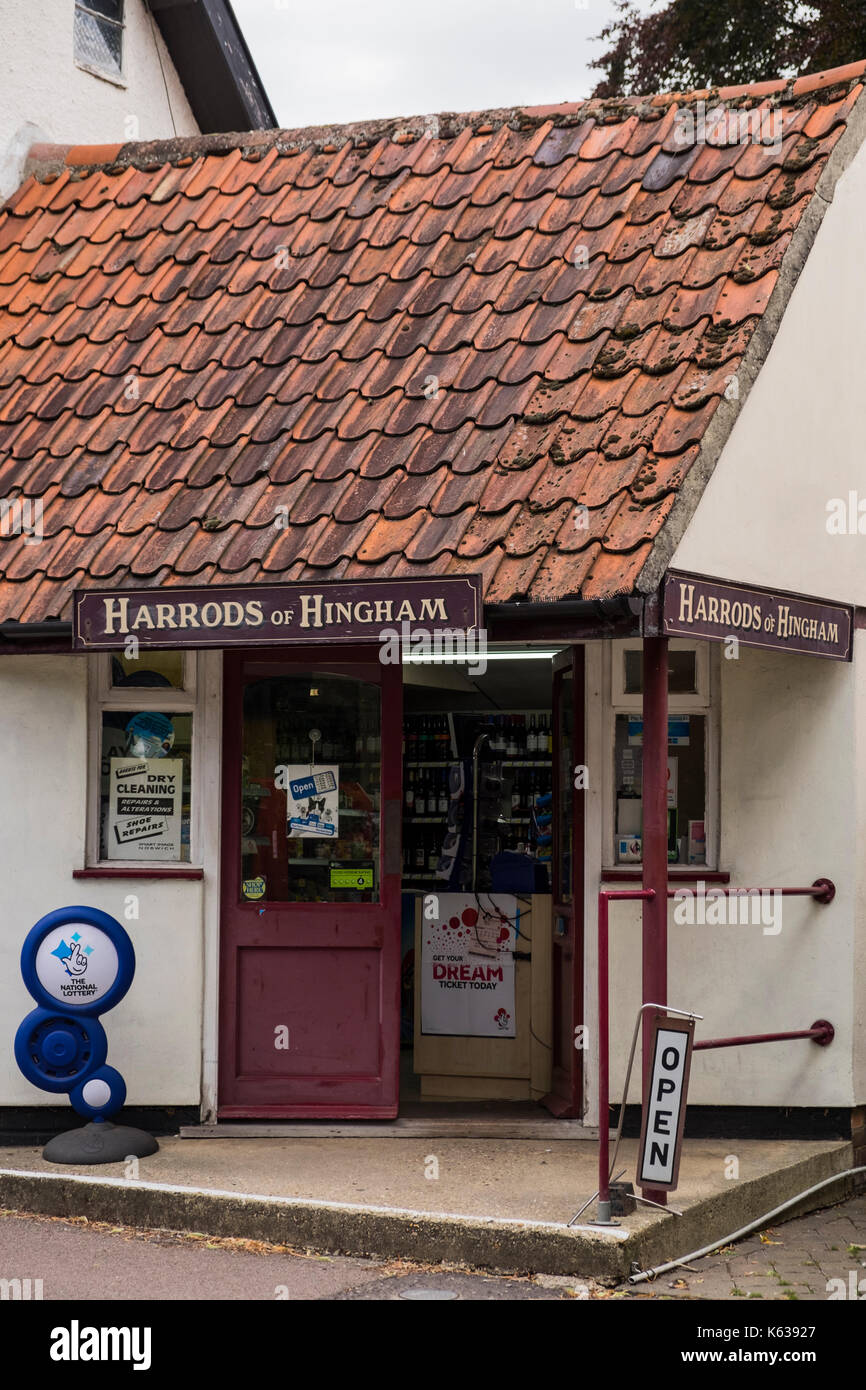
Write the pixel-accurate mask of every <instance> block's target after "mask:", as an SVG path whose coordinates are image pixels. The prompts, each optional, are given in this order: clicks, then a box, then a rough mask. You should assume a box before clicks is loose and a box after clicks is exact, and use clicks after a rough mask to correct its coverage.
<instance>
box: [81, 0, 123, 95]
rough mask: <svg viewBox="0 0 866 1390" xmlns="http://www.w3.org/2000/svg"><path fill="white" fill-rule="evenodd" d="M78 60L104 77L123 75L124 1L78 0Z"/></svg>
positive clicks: (83, 65) (118, 77)
mask: <svg viewBox="0 0 866 1390" xmlns="http://www.w3.org/2000/svg"><path fill="white" fill-rule="evenodd" d="M74 45H75V61H76V63H78V65H79V66H80V67H83V68H87V69H88V71H90V72H95V73H98V74H99V75H100V76H101V77H110V78H114V80H115V81H120V80H121V79H122V77H123V0H76V3H75V26H74Z"/></svg>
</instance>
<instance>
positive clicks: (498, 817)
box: [400, 647, 583, 1116]
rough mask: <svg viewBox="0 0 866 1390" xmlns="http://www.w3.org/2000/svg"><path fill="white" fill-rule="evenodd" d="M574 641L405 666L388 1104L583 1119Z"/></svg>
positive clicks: (578, 742) (579, 742)
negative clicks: (396, 1082) (509, 1109)
mask: <svg viewBox="0 0 866 1390" xmlns="http://www.w3.org/2000/svg"><path fill="white" fill-rule="evenodd" d="M575 651H579V653H580V656H581V657H582V649H572V648H569V649H567V650H566V651H564V652H558V651H554V650H551V649H545V650H541V649H538V648H535V649H533V648H531V647H526V648H523V649H514V648H511V649H509V650H507V651H501V652H500V651H492V652H490V653H488V658H489V659H488V664H487V667H486V670H485V671H484V674H483V675H479V674H471V673H470V670H469V669H468V668H467V667H463V666H460V667H458V666H439V667H435V666H430V665H423V666H417V667H415V666H405V667H404V687H403V710H404V719H403V839H402V845H403V876H402V898H401V904H402V928H401V1029H400V1034H401V1067H400V1096H401V1102H400V1109H401V1113H408V1112H409V1111H411V1110H412V1109H415V1108H418V1107H423V1106H426V1105H432V1104H439V1103H450V1104H451V1105H453V1106H458V1105H463V1106H465V1105H466V1104H467V1103H472V1104H473V1106H474V1107H475V1108H477V1107H478V1106H479V1105H481V1106H483V1107H488V1108H493V1107H495V1108H499V1107H501V1106H503V1105H505V1106H507V1105H509V1104H512V1105H513V1104H514V1103H521V1102H522V1103H523V1104H524V1105H527V1106H529V1105H534V1104H537V1103H538V1102H544V1103H546V1104H547V1105H548V1106H549V1108H551V1109H553V1110H555V1112H556V1113H557V1114H558V1115H561V1116H569V1115H570V1116H574V1115H579V1114H580V1090H581V1078H580V1058H579V1056H576V1055H575V1047H574V1041H575V1026H576V1023H577V1022H579V1020H580V1017H581V1008H582V974H581V966H582V945H583V943H582V933H579V932H578V924H577V922H576V917H577V916H578V908H579V905H580V903H582V878H581V888H580V891H579V893H578V892H576V891H575V887H576V885H575V883H574V878H575V867H576V864H577V861H578V860H579V861H580V868H581V870H582V859H583V855H582V842H583V840H582V836H583V831H582V820H581V824H580V826H579V827H577V826H576V825H575V810H576V809H577V811H578V815H579V814H580V808H579V807H577V808H576V806H575V801H576V793H575V791H574V787H573V775H572V774H573V768H574V762H575V757H576V755H577V752H578V751H579V749H578V746H577V745H580V747H582V732H583V712H582V700H583V681H582V669H583V668H582V661H581V662H580V682H579V684H580V692H579V699H580V702H581V704H580V711H579V728H580V737H579V738H578V739H576V738H575V710H576V703H575V701H576V696H575V690H576V682H575V680H574V674H575V673H574V666H575V660H576V658H575ZM578 833H579V840H578ZM576 843H579V845H580V852H579V853H578V854H575V844H576Z"/></svg>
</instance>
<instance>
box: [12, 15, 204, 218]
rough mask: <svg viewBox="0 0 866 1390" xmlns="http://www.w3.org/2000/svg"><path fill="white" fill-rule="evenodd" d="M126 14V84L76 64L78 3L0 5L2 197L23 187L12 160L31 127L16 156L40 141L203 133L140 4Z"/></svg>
mask: <svg viewBox="0 0 866 1390" xmlns="http://www.w3.org/2000/svg"><path fill="white" fill-rule="evenodd" d="M124 9H125V20H126V23H125V29H124V50H123V51H124V59H123V66H124V73H125V78H124V81H123V83H122V84H121V83H118V82H114V81H111V80H109V79H107V78H103V77H98V76H94V75H93V74H92V73H91V72H88V71H85V70H84V69H82V68H80V67H78V66H77V65H76V62H75V58H74V52H73V19H74V4H73V0H39V3H34V0H0V34H2V41H0V199H3V198H7V197H8V196H9V195H10V193H11V192H12V191H13V190H14V188H15V187H16V186H17V184H18V182H19V179H18V177H17V176H16V171H15V169H14V167H13V166H14V162H15V161H14V160H8V156H9V153H10V145H11V144H12V142H13V141H14V137H15V135H16V133H17V132H19V131H20V130H21V129H22V127H24V126H25V125H29V126H30V127H32V128H33V129H32V130H31V131H30V133H29V135H28V136H27V137H26V138H25V139H24V141H23V142H20V143H22V144H23V146H24V148H23V149H22V150H21V151H20V152H19V155H18V157H19V158H20V157H23V155H25V154H26V148H27V147H29V144H30V143H31V142H32V140H34V139H39V138H41V139H43V140H47V141H49V142H51V143H57V144H88V145H92V144H115V143H120V144H122V143H124V142H125V141H128V140H156V139H167V138H169V137H170V136H172V135H195V134H197V133H198V125H197V124H196V120H195V117H194V116H193V114H192V111H191V110H190V106H189V102H188V101H187V99H186V95H185V93H184V90H183V87H182V86H181V84H180V81H179V79H178V76H177V73H176V72H175V70H174V66H173V64H172V61H171V58H170V57H169V55H168V50H167V49H166V47H165V44H164V43H163V40H162V37H161V36H160V34H159V31H158V29H157V28H156V25H155V23H154V21H153V19H152V17H151V16H150V14H149V13H148V12H147V10H146V9H145V6H144V4H143V2H142V0H126V4H125V6H124ZM36 132H38V134H37V133H36ZM4 156H7V163H6V166H5V167H4Z"/></svg>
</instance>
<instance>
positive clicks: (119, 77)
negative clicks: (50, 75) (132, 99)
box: [72, 0, 127, 87]
mask: <svg viewBox="0 0 866 1390" xmlns="http://www.w3.org/2000/svg"><path fill="white" fill-rule="evenodd" d="M79 10H82V11H83V12H84V13H85V14H87V15H90V16H91V17H92V18H93V19H98V20H102V22H103V23H104V24H113V25H114V26H115V28H116V29H119V30H120V71H119V72H110V71H108V69H106V68H99V67H97V66H96V65H95V64H94V63H88V62H87V60H86V59H84V58H80V57H79V56H78V53H77V52H76V45H75V18H76V15H77V13H78V11H79ZM72 61H73V62H74V64H75V66H76V67H77V68H80V69H81V71H82V72H89V73H90V75H91V76H92V77H100V78H101V79H102V81H103V82H111V83H113V85H114V86H115V87H125V86H126V85H127V83H126V4H125V3H124V0H120V19H112V18H111V17H110V16H109V15H106V14H100V13H99V11H98V10H94V9H92V8H91V6H90V5H88V3H87V0H75V4H74V7H73V15H72Z"/></svg>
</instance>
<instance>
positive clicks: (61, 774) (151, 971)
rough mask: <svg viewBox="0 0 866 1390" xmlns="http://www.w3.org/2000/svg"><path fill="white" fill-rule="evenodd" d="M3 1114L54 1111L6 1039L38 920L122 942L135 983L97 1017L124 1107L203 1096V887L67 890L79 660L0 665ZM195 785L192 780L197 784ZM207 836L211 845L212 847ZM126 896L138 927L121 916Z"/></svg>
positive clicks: (9, 660)
mask: <svg viewBox="0 0 866 1390" xmlns="http://www.w3.org/2000/svg"><path fill="white" fill-rule="evenodd" d="M0 747H2V749H3V796H2V797H0V863H2V864H3V865H4V872H3V874H2V875H0V924H2V930H0V1018H2V1019H3V1021H4V1043H3V1046H0V1105H27V1106H35V1105H57V1104H64V1103H65V1097H62V1096H61V1097H58V1096H57V1095H53V1094H50V1093H49V1092H47V1091H40V1090H38V1089H37V1088H36V1087H34V1086H31V1085H30V1083H29V1082H27V1081H25V1079H24V1077H23V1076H22V1075H21V1073H20V1072H19V1071H18V1068H17V1066H16V1064H15V1060H14V1057H13V1055H12V1036H13V1034H14V1032H15V1030H16V1029H17V1027H18V1024H19V1022H20V1021H21V1019H23V1018H24V1016H25V1014H27V1013H29V1012H30V1010H31V1009H34V1008H35V1007H36V1003H35V1001H34V1000H33V999H31V997H30V995H29V994H28V993H27V991H26V989H25V988H24V985H23V983H22V981H21V971H20V953H21V944H22V942H23V940H24V937H25V936H26V934H27V932H28V931H29V929H30V927H32V926H33V924H34V922H36V921H37V920H38V919H39V918H40V917H41V916H43V914H44V913H46V912H49V911H51V909H53V908H58V907H64V906H66V905H68V904H73V903H85V904H88V905H89V906H92V907H99V908H102V909H103V910H104V911H106V912H110V913H111V914H112V915H113V916H115V917H117V918H118V920H119V921H120V922H122V923H123V925H124V926H125V927H126V930H127V931H128V932H129V934H130V936H131V938H132V941H133V945H134V947H135V953H136V962H137V968H136V975H135V979H134V981H133V984H132V988H131V989H130V992H129V994H128V995H127V996H126V998H125V999H124V1000H123V1001H122V1002H121V1003H120V1004H119V1005H118V1006H117V1008H116V1009H113V1010H111V1012H110V1013H108V1014H106V1015H105V1016H104V1018H103V1023H104V1026H105V1029H106V1032H107V1034H108V1040H109V1046H108V1061H109V1063H110V1064H111V1065H112V1066H115V1067H116V1068H117V1070H118V1071H119V1072H120V1073H121V1074H122V1075H123V1077H124V1079H125V1080H126V1084H127V1089H128V1104H130V1105H197V1104H198V1103H199V1095H200V1077H201V1037H202V976H203V963H204V954H203V902H204V891H203V884H202V883H199V882H195V881H174V882H170V881H166V880H144V879H138V880H136V879H119V880H101V881H99V880H89V879H85V880H82V879H73V877H72V870H73V869H76V868H81V867H82V866H83V864H84V837H85V803H86V780H87V663H86V659H85V658H83V657H75V656H11V657H0ZM194 775H195V774H194ZM212 838H213V836H211V839H212ZM130 893H135V894H137V895H138V897H139V900H140V908H139V918H138V920H137V921H129V920H126V919H125V917H124V904H125V899H126V898H127V896H128V895H129V894H130Z"/></svg>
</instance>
